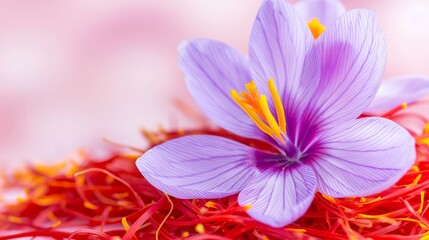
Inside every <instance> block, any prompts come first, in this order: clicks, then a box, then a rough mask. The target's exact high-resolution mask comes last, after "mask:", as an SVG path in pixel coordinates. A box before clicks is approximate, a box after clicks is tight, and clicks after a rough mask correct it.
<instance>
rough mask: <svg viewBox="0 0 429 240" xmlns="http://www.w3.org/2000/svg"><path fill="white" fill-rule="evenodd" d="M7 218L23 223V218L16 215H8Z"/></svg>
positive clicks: (13, 221)
mask: <svg viewBox="0 0 429 240" xmlns="http://www.w3.org/2000/svg"><path fill="white" fill-rule="evenodd" d="M7 220H8V221H9V222H11V223H22V222H23V221H22V218H20V217H16V216H8V217H7Z"/></svg>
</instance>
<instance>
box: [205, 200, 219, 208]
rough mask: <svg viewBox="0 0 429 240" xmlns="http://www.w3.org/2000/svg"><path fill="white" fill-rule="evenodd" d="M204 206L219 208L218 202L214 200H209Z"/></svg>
mask: <svg viewBox="0 0 429 240" xmlns="http://www.w3.org/2000/svg"><path fill="white" fill-rule="evenodd" d="M204 206H206V207H208V208H214V209H217V207H216V204H215V203H214V202H212V201H208V202H206V204H204Z"/></svg>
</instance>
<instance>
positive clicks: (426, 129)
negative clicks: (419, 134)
mask: <svg viewBox="0 0 429 240" xmlns="http://www.w3.org/2000/svg"><path fill="white" fill-rule="evenodd" d="M423 133H429V123H426V125H425V128H424V129H423Z"/></svg>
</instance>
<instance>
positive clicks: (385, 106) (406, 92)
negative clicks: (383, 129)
mask: <svg viewBox="0 0 429 240" xmlns="http://www.w3.org/2000/svg"><path fill="white" fill-rule="evenodd" d="M428 94H429V77H427V76H424V75H410V76H399V77H395V78H392V79H387V80H384V81H383V82H382V83H381V86H380V89H378V92H377V94H376V95H375V98H374V100H373V101H372V103H371V105H370V106H369V107H368V108H367V109H366V110H365V112H367V113H371V114H381V113H384V112H387V111H389V110H392V109H393V108H395V107H397V106H399V105H401V104H402V103H407V104H410V103H413V102H415V101H416V100H418V99H420V98H422V97H425V96H427V95H428Z"/></svg>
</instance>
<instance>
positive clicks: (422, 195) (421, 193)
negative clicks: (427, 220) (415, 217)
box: [417, 191, 425, 214]
mask: <svg viewBox="0 0 429 240" xmlns="http://www.w3.org/2000/svg"><path fill="white" fill-rule="evenodd" d="M424 203H425V192H423V191H421V192H420V206H419V209H418V210H417V213H419V214H421V213H422V211H423V204H424Z"/></svg>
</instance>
